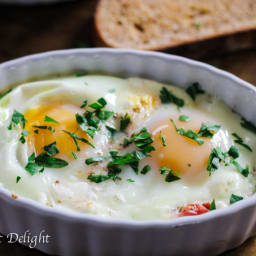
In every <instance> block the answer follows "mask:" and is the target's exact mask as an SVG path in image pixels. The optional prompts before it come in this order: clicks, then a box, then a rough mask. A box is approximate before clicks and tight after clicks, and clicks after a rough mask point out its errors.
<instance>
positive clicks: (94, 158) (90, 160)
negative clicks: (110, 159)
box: [85, 156, 107, 165]
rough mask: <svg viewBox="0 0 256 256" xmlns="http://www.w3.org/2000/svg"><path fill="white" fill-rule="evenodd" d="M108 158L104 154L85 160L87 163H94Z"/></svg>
mask: <svg viewBox="0 0 256 256" xmlns="http://www.w3.org/2000/svg"><path fill="white" fill-rule="evenodd" d="M106 159H107V158H106V157H104V156H97V157H90V158H87V159H86V160H85V163H86V164H87V165H90V164H93V163H98V162H102V161H104V160H106Z"/></svg>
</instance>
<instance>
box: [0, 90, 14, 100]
mask: <svg viewBox="0 0 256 256" xmlns="http://www.w3.org/2000/svg"><path fill="white" fill-rule="evenodd" d="M11 91H12V88H11V89H9V90H7V91H5V92H2V93H0V99H2V98H3V97H4V96H6V95H7V94H9V93H10V92H11Z"/></svg>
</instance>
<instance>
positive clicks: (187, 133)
mask: <svg viewBox="0 0 256 256" xmlns="http://www.w3.org/2000/svg"><path fill="white" fill-rule="evenodd" d="M170 120H171V122H172V124H173V126H174V128H175V130H176V132H177V133H179V134H180V135H182V136H185V137H188V138H190V139H192V140H194V141H196V142H197V143H198V144H199V145H203V144H204V141H203V140H202V139H199V135H198V134H197V133H195V132H193V131H192V130H187V131H186V130H184V129H183V128H177V126H176V124H175V123H174V121H173V119H170Z"/></svg>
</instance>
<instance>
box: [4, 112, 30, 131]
mask: <svg viewBox="0 0 256 256" xmlns="http://www.w3.org/2000/svg"><path fill="white" fill-rule="evenodd" d="M26 121H27V120H26V118H25V117H24V115H23V114H21V113H20V112H18V111H17V110H14V111H13V115H12V119H11V123H10V125H9V126H8V130H12V127H13V125H15V126H16V125H18V124H20V125H21V127H22V128H23V129H25V125H26Z"/></svg>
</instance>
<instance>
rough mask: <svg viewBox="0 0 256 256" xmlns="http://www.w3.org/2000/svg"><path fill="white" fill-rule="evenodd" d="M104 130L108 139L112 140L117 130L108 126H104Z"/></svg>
mask: <svg viewBox="0 0 256 256" xmlns="http://www.w3.org/2000/svg"><path fill="white" fill-rule="evenodd" d="M106 129H107V130H108V131H109V133H110V137H111V139H112V140H113V139H114V136H115V133H116V132H117V130H116V129H115V128H113V127H111V126H108V125H106Z"/></svg>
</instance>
